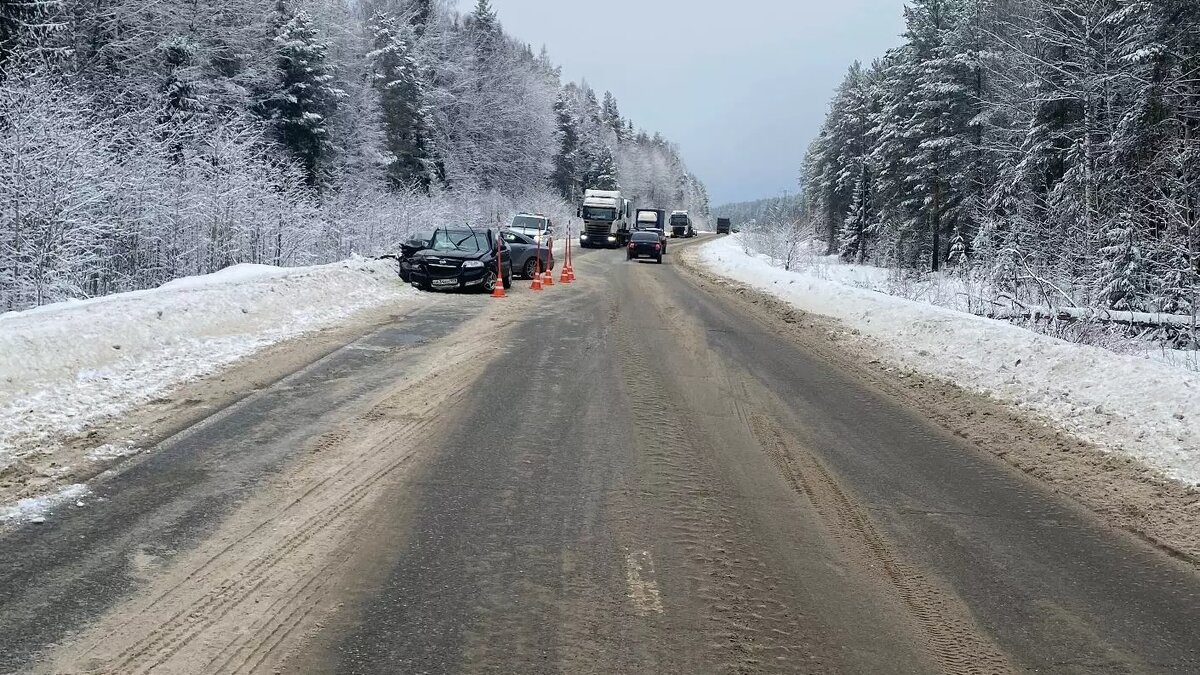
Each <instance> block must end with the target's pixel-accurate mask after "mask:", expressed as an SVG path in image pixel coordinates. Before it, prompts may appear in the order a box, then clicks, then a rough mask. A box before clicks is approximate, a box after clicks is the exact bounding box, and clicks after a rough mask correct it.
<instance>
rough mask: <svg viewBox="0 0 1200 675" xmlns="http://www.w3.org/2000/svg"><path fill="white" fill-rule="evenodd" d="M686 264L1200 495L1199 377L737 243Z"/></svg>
mask: <svg viewBox="0 0 1200 675" xmlns="http://www.w3.org/2000/svg"><path fill="white" fill-rule="evenodd" d="M690 255H694V256H695V257H696V258H697V259H698V260H699V262H701V263H702V264H703V265H705V266H706V267H707V268H709V269H710V270H712V271H713V272H716V273H717V274H720V275H722V276H724V277H727V278H730V279H733V280H735V281H740V282H742V283H746V284H749V285H751V286H754V287H756V288H760V289H762V290H764V291H767V292H770V293H772V294H774V295H776V296H778V297H780V298H782V299H784V300H787V301H788V302H790V303H791V304H793V305H795V306H796V307H799V308H800V309H803V310H806V311H810V312H814V313H816V314H822V315H825V316H830V317H833V318H836V319H840V320H841V321H842V322H844V323H845V324H846V325H848V326H849V327H852V328H855V329H857V330H858V331H860V332H861V333H862V334H864V335H866V336H868V337H870V338H872V339H874V340H875V341H876V342H878V343H879V344H881V345H882V346H883V347H884V348H885V349H886V350H888V352H889V353H887V354H882V355H881V357H882V358H884V359H890V360H892V361H895V362H898V363H899V364H902V365H903V366H905V367H908V368H911V369H913V370H916V371H920V372H923V373H928V374H931V375H934V376H937V377H941V378H943V379H946V380H949V381H952V382H955V383H958V384H959V385H961V386H963V387H966V388H969V389H972V390H975V391H981V392H984V393H987V394H990V395H992V396H994V397H995V398H997V399H1000V400H1003V401H1007V402H1010V403H1015V404H1017V405H1019V406H1020V407H1022V408H1025V409H1027V410H1030V411H1033V412H1035V413H1037V414H1039V415H1041V416H1043V417H1044V418H1046V419H1048V420H1050V421H1051V422H1053V423H1055V424H1057V425H1058V426H1060V427H1062V428H1064V429H1066V430H1068V431H1070V432H1071V433H1073V434H1075V435H1077V436H1079V437H1081V438H1083V439H1085V440H1088V441H1091V442H1094V443H1096V444H1098V445H1100V446H1102V447H1105V448H1107V449H1109V450H1113V451H1119V452H1125V453H1128V454H1130V455H1131V456H1133V457H1136V458H1137V459H1140V460H1142V461H1144V462H1145V463H1147V464H1149V465H1151V466H1154V467H1156V468H1158V469H1159V470H1161V471H1163V472H1164V473H1166V474H1167V475H1169V476H1171V477H1173V478H1176V479H1178V480H1181V481H1183V482H1185V483H1188V484H1192V485H1200V373H1195V372H1191V371H1187V370H1184V369H1180V368H1175V367H1172V366H1169V365H1166V364H1163V363H1159V362H1155V361H1151V360H1148V359H1144V358H1138V357H1134V356H1126V355H1121V354H1116V353H1113V352H1110V351H1107V350H1104V349H1099V348H1095V347H1089V346H1085V345H1078V344H1073V343H1069V342H1065V341H1062V340H1058V339H1056V338H1052V337H1049V336H1046V335H1041V334H1039V333H1034V332H1032V331H1028V330H1025V329H1023V328H1020V327H1019V326H1014V325H1012V324H1010V323H1007V322H1004V321H997V320H991V319H985V318H980V317H976V316H973V315H971V314H965V313H962V312H956V311H954V310H950V309H945V308H941V307H937V306H934V305H929V304H925V303H919V302H914V301H911V300H905V299H903V298H898V297H894V296H890V295H885V294H883V293H879V292H876V291H872V290H867V289H863V288H859V287H856V286H853V285H846V284H842V283H838V282H836V281H832V280H829V279H826V278H820V277H818V276H816V275H813V274H808V273H805V272H789V271H785V270H783V269H780V268H778V267H775V266H773V265H771V263H770V262H769V261H768V260H767V259H765V258H764V257H757V256H752V255H749V254H747V253H746V252H745V251H744V250H743V249H742V246H741V244H740V242H739V238H738V236H736V235H735V236H731V237H725V238H722V239H719V240H717V241H715V242H712V243H710V244H707V245H705V246H703V247H700V248H699V249H698V250H697V251H696V252H695V253H692V254H690Z"/></svg>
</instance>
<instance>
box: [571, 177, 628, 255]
mask: <svg viewBox="0 0 1200 675" xmlns="http://www.w3.org/2000/svg"><path fill="white" fill-rule="evenodd" d="M631 206H632V205H631V203H630V201H629V200H628V199H623V198H622V197H621V193H620V191H618V190H587V191H586V192H584V193H583V205H582V206H580V207H579V217H580V218H582V219H583V231H582V232H580V234H579V245H580V246H584V247H590V246H606V247H618V246H624V245H625V242H626V241H627V240H628V238H629V215H630V210H631Z"/></svg>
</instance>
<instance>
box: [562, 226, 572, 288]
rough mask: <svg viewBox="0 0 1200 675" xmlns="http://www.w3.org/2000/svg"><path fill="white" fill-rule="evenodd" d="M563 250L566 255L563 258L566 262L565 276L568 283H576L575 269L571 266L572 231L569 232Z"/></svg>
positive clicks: (564, 264)
mask: <svg viewBox="0 0 1200 675" xmlns="http://www.w3.org/2000/svg"><path fill="white" fill-rule="evenodd" d="M563 248H564V249H566V253H565V255H564V256H563V258H564V259H565V261H566V262H564V263H563V271H562V273H563V276H564V277H566V279H567V283H568V284H569V283H571V282H572V281H575V268H574V267H572V266H571V231H570V230H567V238H566V240H565V241H564V242H563Z"/></svg>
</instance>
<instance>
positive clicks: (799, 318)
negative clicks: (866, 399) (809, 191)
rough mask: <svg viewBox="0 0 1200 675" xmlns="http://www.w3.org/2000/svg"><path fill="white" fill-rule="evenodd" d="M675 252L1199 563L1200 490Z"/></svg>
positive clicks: (1057, 484) (952, 424)
mask: <svg viewBox="0 0 1200 675" xmlns="http://www.w3.org/2000/svg"><path fill="white" fill-rule="evenodd" d="M677 262H679V263H680V264H678V265H677V269H679V270H680V271H681V272H682V273H683V274H682V276H683V277H684V278H685V279H688V280H689V281H691V282H692V283H694V284H696V285H697V286H699V287H700V288H701V289H703V290H705V291H707V292H709V293H712V294H714V295H717V296H719V297H722V298H725V299H727V300H730V301H733V302H735V303H737V305H738V306H740V307H741V308H742V309H744V310H745V312H746V313H747V314H748V315H750V316H752V317H754V318H755V319H757V320H758V321H759V322H760V323H761V324H762V325H764V326H766V327H768V328H769V329H770V330H771V331H773V332H775V333H777V334H780V335H783V336H786V337H788V338H789V339H791V340H793V341H795V342H797V343H799V344H801V345H803V347H804V348H805V349H806V350H810V351H813V352H816V353H818V354H820V355H821V356H822V357H823V358H826V359H828V360H830V361H831V362H833V363H835V364H837V365H838V366H839V367H840V368H842V369H844V370H845V371H846V372H848V373H853V374H854V375H855V376H856V377H858V378H860V379H862V380H864V381H866V382H867V383H869V384H870V385H871V386H872V387H873V388H875V389H877V390H879V391H881V392H883V393H885V394H887V395H888V396H890V397H892V398H894V399H896V400H898V401H900V402H902V403H903V404H905V405H907V406H910V407H912V408H914V409H916V410H918V411H919V412H920V413H922V414H923V415H924V416H925V417H926V418H927V419H929V420H931V421H932V422H934V423H935V424H937V425H938V426H940V427H941V428H943V429H945V430H947V431H949V432H950V433H952V434H954V435H955V436H957V437H958V438H960V439H962V440H963V441H965V442H967V443H969V444H970V445H972V446H973V447H975V448H977V449H979V450H980V451H982V452H984V453H987V454H990V455H992V456H994V457H998V458H1000V459H1002V460H1003V461H1005V462H1006V463H1007V464H1008V465H1010V466H1012V467H1014V468H1016V469H1018V470H1019V471H1021V472H1022V473H1024V474H1025V475H1027V476H1029V477H1031V478H1034V479H1036V480H1038V481H1040V482H1041V483H1042V484H1044V485H1047V486H1049V487H1050V488H1051V489H1052V490H1053V491H1055V492H1057V493H1059V494H1062V495H1065V496H1067V497H1069V498H1071V499H1072V500H1073V501H1074V502H1075V503H1076V504H1078V505H1081V506H1083V507H1084V508H1085V509H1087V510H1088V511H1090V512H1092V513H1094V514H1095V515H1097V516H1099V517H1100V518H1101V519H1102V520H1103V521H1104V522H1106V523H1107V524H1109V525H1110V526H1112V527H1114V528H1117V529H1119V530H1122V531H1125V532H1128V533H1132V534H1133V535H1135V536H1137V537H1138V538H1140V539H1142V540H1144V541H1146V542H1148V543H1150V544H1152V545H1153V546H1155V547H1157V548H1159V549H1160V550H1162V551H1163V552H1165V553H1167V554H1168V555H1171V556H1172V557H1175V558H1177V559H1180V560H1183V561H1185V562H1187V563H1188V564H1190V565H1192V566H1193V567H1200V492H1197V491H1196V490H1193V489H1190V488H1188V487H1187V486H1184V485H1182V484H1181V483H1179V482H1177V481H1173V480H1171V479H1168V478H1165V477H1163V476H1162V475H1161V474H1160V473H1158V472H1156V471H1155V470H1153V469H1152V468H1150V467H1148V466H1146V465H1144V464H1141V463H1139V462H1138V461H1136V460H1135V459H1133V458H1130V457H1127V456H1118V455H1114V454H1112V453H1106V452H1104V451H1102V450H1101V449H1099V448H1098V447H1096V446H1095V445H1093V444H1090V443H1087V442H1085V441H1082V440H1080V439H1078V438H1076V437H1074V436H1072V435H1070V434H1068V433H1066V432H1063V431H1061V430H1058V429H1055V428H1053V427H1051V426H1050V425H1048V424H1046V423H1044V422H1041V421H1039V420H1037V419H1033V418H1032V417H1031V416H1030V415H1029V414H1027V413H1025V412H1023V411H1021V410H1019V409H1017V408H1015V407H1013V406H1010V405H1007V404H1005V403H1002V402H999V401H997V400H995V399H992V398H989V397H986V396H983V395H980V394H976V393H973V392H969V391H966V390H964V389H962V388H961V387H958V386H956V385H954V384H952V383H949V382H946V381H944V380H939V379H937V378H933V377H928V376H925V375H922V374H920V373H918V372H914V371H910V370H907V369H903V368H900V367H898V366H896V365H894V364H890V363H887V362H884V361H882V360H880V359H879V358H878V356H877V354H879V353H880V351H879V350H878V349H872V345H871V343H870V341H869V340H868V339H867V338H865V337H863V336H861V335H859V334H857V332H856V331H853V330H847V329H846V327H845V326H843V325H842V324H840V323H839V322H838V321H836V320H835V319H830V318H828V317H822V316H819V315H816V314H812V313H808V312H804V311H802V310H799V309H797V308H796V307H794V306H792V305H791V304H789V303H787V302H786V301H784V300H782V299H779V298H777V297H775V296H773V295H771V294H769V293H766V292H763V291H760V290H757V289H755V288H753V287H751V286H749V285H747V284H742V283H740V282H736V281H733V280H730V279H727V278H723V277H721V276H719V275H716V274H714V273H712V272H709V271H708V270H706V269H703V268H702V266H700V265H699V264H698V263H697V262H696V261H695V260H694V259H689V257H688V256H679V257H678V258H677Z"/></svg>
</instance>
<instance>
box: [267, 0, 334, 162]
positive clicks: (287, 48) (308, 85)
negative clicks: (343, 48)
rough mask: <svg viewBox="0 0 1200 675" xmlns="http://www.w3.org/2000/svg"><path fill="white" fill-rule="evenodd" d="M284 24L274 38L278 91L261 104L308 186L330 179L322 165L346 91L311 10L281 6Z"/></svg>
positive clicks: (280, 4) (327, 152) (279, 9)
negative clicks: (335, 112) (337, 84)
mask: <svg viewBox="0 0 1200 675" xmlns="http://www.w3.org/2000/svg"><path fill="white" fill-rule="evenodd" d="M277 11H278V12H279V13H280V17H281V19H283V20H282V21H281V24H282V25H281V26H280V27H279V31H278V33H277V34H276V35H275V36H274V44H275V68H276V73H275V74H276V85H275V86H276V90H275V91H274V92H273V93H272V95H271V96H270V97H269V98H268V99H267V100H265V101H263V103H262V109H263V110H264V111H265V112H266V114H267V116H268V117H269V119H270V120H271V122H272V123H273V125H274V128H275V134H276V139H277V140H278V141H279V143H280V144H281V145H283V147H285V148H287V149H288V150H289V151H290V152H291V153H292V155H293V156H294V157H295V158H296V160H297V161H299V162H300V164H301V166H302V167H303V168H304V175H305V180H306V181H307V182H308V184H309V185H312V186H319V185H320V184H321V183H322V182H323V181H324V180H325V178H326V176H324V174H323V171H324V164H325V161H326V160H327V159H328V157H329V155H330V154H331V153H332V152H333V145H332V143H331V142H330V139H329V129H328V126H327V122H328V118H329V116H330V115H331V114H332V112H333V110H334V108H335V107H336V106H337V101H338V99H339V98H341V97H342V96H343V92H342V91H341V90H340V89H338V88H336V87H334V86H333V84H332V81H333V75H332V70H333V67H332V65H331V64H330V63H329V58H328V56H329V54H328V49H329V48H328V44H327V43H326V42H325V41H324V40H323V39H322V38H321V35H320V32H319V31H318V30H317V28H316V26H315V25H314V24H313V20H312V17H311V16H310V15H309V14H308V12H306V11H304V10H299V11H296V12H292V11H291V9H290V8H289V7H288V6H287V5H286V4H285V3H284V2H280V3H279V5H278V10H277Z"/></svg>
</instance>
